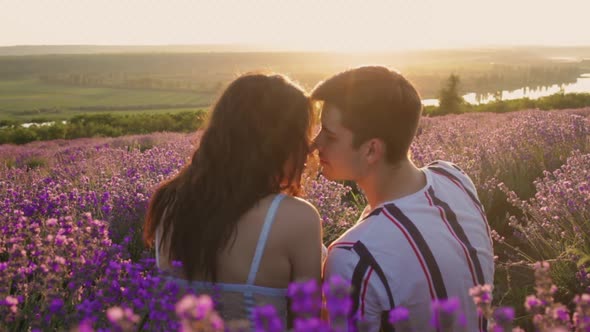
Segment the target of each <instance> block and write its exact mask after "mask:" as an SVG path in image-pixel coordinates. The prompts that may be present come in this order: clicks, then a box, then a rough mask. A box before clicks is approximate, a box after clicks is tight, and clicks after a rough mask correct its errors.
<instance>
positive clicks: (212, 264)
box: [144, 74, 313, 282]
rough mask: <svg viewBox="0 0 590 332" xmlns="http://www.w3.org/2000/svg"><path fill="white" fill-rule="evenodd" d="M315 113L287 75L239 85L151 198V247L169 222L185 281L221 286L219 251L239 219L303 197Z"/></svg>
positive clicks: (172, 254) (251, 78) (172, 252)
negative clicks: (275, 197)
mask: <svg viewBox="0 0 590 332" xmlns="http://www.w3.org/2000/svg"><path fill="white" fill-rule="evenodd" d="M312 112H313V111H312V106H311V102H310V100H309V98H308V97H307V96H306V94H305V93H304V91H303V90H302V89H301V88H300V87H298V86H297V85H295V84H294V83H292V82H291V81H289V79H288V78H286V77H284V76H281V75H264V74H246V75H243V76H241V77H239V78H237V79H236V80H235V81H233V82H232V83H231V84H230V85H229V86H228V87H227V89H226V90H225V91H224V92H223V94H222V95H221V97H220V98H219V100H218V101H217V103H216V104H215V106H214V107H213V109H212V110H211V114H210V118H209V123H208V126H207V128H206V129H205V131H204V133H203V135H202V137H201V140H200V144H199V147H198V148H197V149H196V151H195V152H194V154H193V157H192V161H191V162H190V164H188V165H186V166H185V167H184V168H183V169H182V170H181V171H180V172H179V174H178V175H176V176H175V177H174V178H172V179H170V180H168V181H166V182H164V183H163V184H161V185H160V186H159V187H158V188H157V190H156V191H155V193H154V195H153V196H152V198H151V201H150V204H149V208H148V212H147V217H146V223H145V227H144V240H145V242H146V243H147V244H148V245H149V246H153V244H154V240H155V236H156V229H157V228H158V226H159V225H160V223H162V230H163V231H162V234H160V236H161V238H162V239H169V241H167V242H166V243H167V244H169V247H168V248H169V251H168V253H169V257H168V258H169V260H170V261H173V260H175V261H180V262H182V265H183V271H184V277H185V278H187V279H188V280H193V279H194V277H195V275H199V276H201V277H203V278H205V280H207V281H213V282H216V281H217V276H218V273H217V272H218V271H217V265H218V256H219V253H220V252H221V251H222V250H224V249H225V248H227V247H228V245H229V244H230V241H233V240H235V236H236V226H237V223H238V220H239V219H240V217H241V216H242V215H243V214H244V213H246V212H247V211H248V210H250V209H251V208H252V207H253V206H254V205H255V204H256V203H257V202H258V201H260V200H261V199H262V198H264V197H266V196H268V195H270V194H274V193H279V192H284V193H287V194H291V195H297V194H298V193H299V189H300V179H301V174H302V172H303V168H304V165H305V161H306V159H307V155H308V153H309V150H310V144H311V126H312V121H313V115H312ZM164 242H165V241H161V244H160V248H156V250H161V249H162V247H163V245H164Z"/></svg>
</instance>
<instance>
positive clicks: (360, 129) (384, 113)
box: [311, 66, 422, 163]
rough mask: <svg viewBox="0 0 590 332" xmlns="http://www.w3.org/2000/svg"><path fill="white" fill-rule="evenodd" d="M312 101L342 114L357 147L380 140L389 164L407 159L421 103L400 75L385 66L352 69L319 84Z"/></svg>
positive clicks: (409, 84)
mask: <svg viewBox="0 0 590 332" xmlns="http://www.w3.org/2000/svg"><path fill="white" fill-rule="evenodd" d="M311 98H312V99H313V100H315V101H322V102H323V104H324V107H325V106H326V105H333V106H336V107H337V108H338V109H339V110H340V111H341V113H342V125H343V126H344V127H346V128H348V129H349V130H351V131H352V133H353V146H354V147H355V148H358V147H359V146H360V145H361V144H362V143H364V142H366V141H367V140H369V139H371V138H379V139H381V140H383V142H384V143H385V146H386V151H387V152H386V160H387V161H388V162H389V163H397V162H398V161H401V160H403V159H404V158H405V157H406V156H407V153H408V150H409V148H410V144H411V143H412V140H413V139H414V136H415V134H416V129H417V127H418V122H419V120H420V115H421V113H422V101H421V99H420V95H419V94H418V92H417V91H416V89H415V88H414V86H413V85H412V84H411V83H410V82H409V81H408V80H407V79H406V78H405V77H403V76H402V75H401V74H399V73H397V72H395V71H392V70H390V69H388V68H386V67H383V66H365V67H358V68H354V69H349V70H346V71H344V72H341V73H339V74H337V75H335V76H333V77H331V78H330V79H328V80H326V81H323V82H321V83H319V84H318V85H317V86H316V87H315V89H314V90H313V92H312V93H311Z"/></svg>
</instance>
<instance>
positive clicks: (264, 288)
mask: <svg viewBox="0 0 590 332" xmlns="http://www.w3.org/2000/svg"><path fill="white" fill-rule="evenodd" d="M158 236H159V234H158ZM158 247H159V241H158V244H157V246H156V248H158ZM167 247H168V244H167V243H165V244H164V248H167ZM166 257H168V253H167V252H165V251H162V252H160V253H159V255H158V265H159V266H160V267H161V268H163V269H169V267H170V264H169V262H168V261H167V259H166ZM320 265H321V230H320V223H319V216H318V214H317V211H316V210H315V208H313V207H312V206H311V205H310V204H309V203H307V202H305V201H303V200H300V199H297V198H293V197H290V196H285V195H282V194H279V195H270V196H268V197H265V198H263V199H262V200H260V202H259V203H258V204H256V205H255V206H254V207H253V208H252V209H250V210H249V211H247V212H246V213H245V214H244V215H243V217H242V218H240V220H239V221H238V223H237V225H236V235H235V240H234V241H230V242H229V243H228V246H227V247H226V248H224V249H223V250H222V251H221V252H220V255H219V257H218V283H217V284H215V285H214V284H212V283H210V282H202V281H195V282H190V283H189V282H187V281H186V280H185V279H184V278H183V277H182V276H177V277H176V278H174V279H175V281H178V282H181V283H185V284H187V285H191V287H194V288H195V289H196V290H197V292H198V293H206V294H210V295H212V296H214V297H217V298H218V299H219V302H220V311H221V314H222V316H223V318H224V319H229V320H233V319H249V318H250V315H251V310H252V309H253V308H254V307H255V306H258V305H265V304H272V305H273V306H275V308H276V309H277V311H278V312H279V315H280V316H282V318H283V319H285V318H286V310H287V302H286V297H285V296H286V288H287V286H288V285H289V283H290V282H292V281H294V280H297V279H301V278H310V277H315V278H316V279H319V278H320ZM195 280H204V276H203V275H202V273H200V271H195Z"/></svg>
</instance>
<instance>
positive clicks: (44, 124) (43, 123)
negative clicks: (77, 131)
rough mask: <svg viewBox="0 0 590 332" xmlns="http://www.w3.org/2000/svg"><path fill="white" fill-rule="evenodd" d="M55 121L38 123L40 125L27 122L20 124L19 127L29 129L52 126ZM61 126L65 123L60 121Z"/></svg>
mask: <svg viewBox="0 0 590 332" xmlns="http://www.w3.org/2000/svg"><path fill="white" fill-rule="evenodd" d="M54 123H55V121H49V122H40V123H36V122H27V123H22V124H21V127H25V128H29V127H30V126H49V125H52V124H54ZM61 123H62V124H66V123H67V121H62V122H61Z"/></svg>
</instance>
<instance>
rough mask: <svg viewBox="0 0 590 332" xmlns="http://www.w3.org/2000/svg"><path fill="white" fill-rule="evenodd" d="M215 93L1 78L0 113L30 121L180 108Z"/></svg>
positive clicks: (207, 99) (192, 106)
mask: <svg viewBox="0 0 590 332" xmlns="http://www.w3.org/2000/svg"><path fill="white" fill-rule="evenodd" d="M212 97H213V96H212V95H210V94H199V93H196V92H189V91H186V92H185V91H162V90H150V89H125V88H102V87H78V86H67V85H55V84H46V83H43V82H41V81H39V80H36V79H20V80H4V81H0V117H1V118H2V119H6V120H26V121H28V120H30V119H33V118H35V117H42V118H47V119H59V118H68V117H70V116H72V115H77V114H88V113H101V112H105V111H106V112H117V113H120V112H124V113H138V112H178V111H186V110H195V109H196V108H199V106H200V107H205V106H207V105H208V104H209V103H210V100H211V98H212ZM159 105H162V106H160V107H158V106H159ZM165 105H171V106H165ZM183 105H184V106H183ZM84 107H93V108H94V109H90V110H87V109H86V110H85V109H83V108H84ZM126 107H128V108H126Z"/></svg>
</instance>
